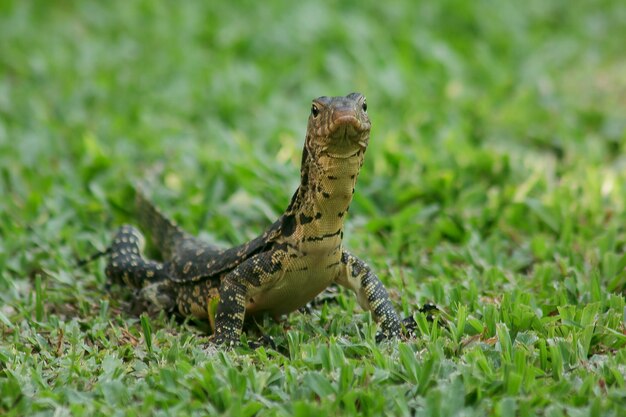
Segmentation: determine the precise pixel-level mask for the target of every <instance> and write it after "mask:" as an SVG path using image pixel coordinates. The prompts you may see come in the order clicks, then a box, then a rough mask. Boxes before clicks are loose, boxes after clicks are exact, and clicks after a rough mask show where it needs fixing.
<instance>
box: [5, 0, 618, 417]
mask: <svg viewBox="0 0 626 417" xmlns="http://www.w3.org/2000/svg"><path fill="white" fill-rule="evenodd" d="M353 3H354V4H353ZM625 38H626V7H625V6H624V4H623V2H620V1H618V0H615V1H609V0H598V1H594V2H591V1H580V2H569V1H565V0H561V1H552V2H543V1H535V0H532V1H529V2H524V3H519V2H517V3H516V2H508V1H502V2H487V1H477V2H469V1H461V0H445V1H440V2H420V3H416V2H411V1H408V0H407V1H397V2H376V1H361V2H358V3H357V2H343V3H342V4H336V3H334V2H325V1H314V2H313V1H303V2H287V1H268V2H253V1H241V2H230V3H229V2H180V3H177V4H176V5H175V6H174V5H169V4H166V3H165V2H151V1H133V2H123V1H111V2H91V1H80V2H79V1H70V0H66V1H56V2H44V1H34V0H26V1H17V0H15V1H11V0H1V1H0V195H1V196H2V198H0V274H1V276H0V335H1V336H2V337H1V341H0V393H1V395H0V414H2V415H6V416H19V415H28V416H47V415H55V416H64V415H73V416H82V415H90V416H92V415H95V416H99V415H106V416H118V415H125V416H134V415H215V414H218V413H222V414H224V415H232V416H253V415H256V416H269V415H291V416H317V415H329V413H333V414H332V415H336V414H338V415H357V414H358V415H383V414H385V415H402V416H413V415H414V416H446V415H464V416H474V415H475V416H483V415H495V416H511V415H517V416H534V415H538V416H555V417H556V416H583V415H584V416H619V415H623V410H624V407H626V330H625V326H626V302H625V298H624V294H625V291H626V270H625V267H626V256H625V255H624V253H625V250H624V249H625V247H626V229H625V224H626V170H625V166H626V157H625V155H626V117H625V116H624V115H625V114H626V99H625V97H626V58H625V55H624V46H623V39H625ZM354 90H356V91H362V92H364V93H365V94H366V95H367V96H368V104H369V109H370V115H371V118H372V121H373V126H374V127H373V132H372V141H371V145H370V149H369V151H368V154H367V156H366V163H365V166H364V168H363V172H362V174H361V177H360V180H359V184H358V187H357V193H356V196H355V201H354V202H353V205H352V207H351V212H350V216H349V219H348V226H347V233H346V239H347V240H346V246H348V247H349V248H350V249H351V250H352V251H353V252H354V253H356V254H358V255H359V256H361V257H362V258H364V259H367V260H368V262H369V263H370V264H371V265H372V266H373V267H374V268H375V269H376V271H377V272H378V274H379V275H380V276H381V278H382V280H383V281H384V282H385V284H386V285H387V287H388V288H389V289H390V292H391V295H392V298H393V301H394V303H395V305H396V306H397V308H398V310H399V311H401V312H402V315H403V316H409V315H414V316H415V318H416V320H417V322H418V327H419V330H420V331H419V334H418V336H417V337H416V338H414V339H411V340H407V341H397V342H396V341H394V342H384V343H381V344H376V343H375V341H374V335H375V332H376V326H375V324H374V323H372V319H371V317H370V316H369V314H365V313H363V312H361V311H360V310H359V309H358V308H357V307H356V303H355V300H354V298H353V297H352V296H351V295H350V294H347V293H343V292H342V293H340V295H339V296H338V299H337V303H327V304H322V305H321V306H320V307H318V308H316V309H314V310H313V311H312V313H311V314H302V313H294V314H291V315H290V316H289V317H288V318H287V319H286V320H285V321H284V322H282V323H274V322H272V321H270V320H266V321H264V322H263V323H261V328H262V330H263V331H264V332H265V333H267V334H269V335H271V336H273V338H274V340H275V342H276V344H277V346H278V347H277V351H274V350H272V349H268V348H260V349H257V350H254V351H253V350H250V349H247V348H243V347H242V348H238V349H236V350H234V351H231V352H220V351H214V350H211V349H207V348H206V346H205V338H204V336H205V332H204V330H205V329H206V325H203V324H195V323H179V322H176V321H175V320H174V319H171V318H169V317H167V316H165V315H160V316H157V317H148V316H145V315H142V316H140V317H137V316H135V315H133V314H131V313H130V312H129V311H128V303H129V300H130V294H129V293H128V291H125V290H124V289H120V288H116V289H114V290H113V292H112V293H110V294H109V293H107V292H106V291H105V288H104V287H105V277H104V274H103V262H102V261H99V262H96V263H94V264H93V265H91V266H90V267H89V268H87V269H77V268H76V267H75V266H74V262H75V259H76V258H79V257H84V256H86V255H88V254H90V253H92V252H94V251H96V250H101V249H103V248H104V247H105V246H106V245H107V242H108V241H109V239H110V234H111V232H112V231H113V230H114V229H115V228H116V227H117V226H118V225H119V224H121V223H124V222H131V221H132V219H133V206H132V204H131V202H132V190H131V188H130V186H129V182H130V181H129V179H131V178H141V177H142V176H143V175H144V174H145V173H146V172H147V171H148V170H149V169H151V168H152V167H154V166H155V165H161V166H163V169H164V180H163V185H162V187H161V188H159V189H157V190H155V192H154V194H155V199H156V200H157V201H158V204H159V205H160V206H161V207H163V208H164V210H165V211H166V212H168V213H170V214H171V215H172V216H174V217H175V218H176V219H177V220H178V221H179V222H180V223H181V224H182V225H183V226H184V227H185V228H187V229H188V230H190V231H193V232H194V233H199V234H200V235H201V236H203V237H205V238H206V239H209V240H212V241H215V242H219V243H222V244H233V243H236V242H240V241H242V240H245V239H248V238H250V237H252V236H254V235H255V234H257V233H259V232H260V231H261V230H263V228H264V227H265V226H266V225H267V224H268V223H269V222H270V221H272V220H274V219H275V218H276V217H277V216H278V215H279V214H280V212H281V210H283V209H284V208H285V206H286V205H287V203H288V201H289V198H290V196H291V193H292V192H293V190H294V189H295V187H296V185H297V178H298V169H299V158H300V149H301V146H302V140H303V134H304V129H305V122H306V117H307V112H308V108H309V103H310V102H309V100H310V99H311V98H313V97H316V96H319V95H338V94H347V93H348V92H351V91H354ZM428 302H432V303H436V304H437V305H438V306H439V308H440V309H441V310H442V317H444V318H445V319H446V321H447V323H448V325H447V326H441V325H437V324H434V323H430V322H428V321H427V320H426V319H425V317H424V315H423V314H421V313H418V307H419V306H421V305H423V304H425V303H428ZM248 337H251V338H252V337H254V335H253V334H249V335H248ZM620 410H622V411H620Z"/></svg>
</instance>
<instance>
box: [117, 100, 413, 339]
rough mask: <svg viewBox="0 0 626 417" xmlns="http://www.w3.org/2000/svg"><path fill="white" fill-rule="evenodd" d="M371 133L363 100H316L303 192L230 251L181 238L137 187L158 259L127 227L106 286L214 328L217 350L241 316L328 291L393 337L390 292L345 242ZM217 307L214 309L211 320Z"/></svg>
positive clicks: (395, 325)
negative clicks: (348, 293) (339, 290)
mask: <svg viewBox="0 0 626 417" xmlns="http://www.w3.org/2000/svg"><path fill="white" fill-rule="evenodd" d="M370 128H371V122H370V120H369V116H368V112H367V102H366V99H365V97H364V96H363V95H362V94H360V93H351V94H348V95H347V96H345V97H342V96H339V97H326V96H322V97H319V98H316V99H314V100H313V102H312V104H311V111H310V115H309V118H308V125H307V130H306V137H305V141H304V148H303V152H302V162H301V168H300V184H299V186H298V188H297V190H296V191H295V193H294V194H293V197H292V198H291V201H290V203H289V205H288V207H287V209H286V210H285V211H284V213H283V214H282V215H281V216H280V217H279V218H278V220H276V221H275V222H274V223H273V224H271V225H270V226H269V227H268V228H267V229H266V230H265V231H264V232H263V233H262V234H260V235H259V236H258V237H256V238H254V239H252V240H250V241H248V242H246V243H243V244H241V245H238V246H235V247H232V248H228V249H223V248H220V247H216V246H214V245H211V244H209V243H207V242H205V241H203V240H201V239H198V238H196V237H194V236H192V235H191V234H189V233H188V232H186V231H184V230H183V229H182V228H181V227H179V226H178V225H177V224H176V223H175V222H174V221H172V220H171V219H170V218H168V217H167V216H165V215H164V214H163V213H162V212H161V211H160V210H159V209H158V208H157V207H156V206H155V205H153V204H152V203H151V202H150V200H149V199H148V198H147V197H146V192H145V191H144V190H143V189H142V188H141V187H140V186H137V187H136V203H137V212H138V218H139V223H140V226H141V228H142V229H144V230H147V231H149V233H150V235H151V237H152V240H153V243H154V245H155V246H156V248H157V249H158V250H159V251H160V252H161V254H162V257H163V261H162V262H157V261H155V260H150V259H146V258H145V255H144V254H143V248H144V242H145V239H144V237H143V235H142V234H141V232H140V231H139V230H138V229H137V228H135V227H134V226H131V225H123V226H122V227H120V228H119V229H118V231H117V232H116V234H115V236H114V238H113V242H112V244H111V246H109V248H108V249H107V252H106V253H107V254H108V260H107V265H106V268H105V273H106V276H107V278H108V280H109V281H110V282H113V283H119V284H125V285H127V286H130V287H132V288H135V289H137V290H138V291H139V296H140V297H141V298H142V299H144V300H146V301H147V302H148V303H149V305H150V306H151V308H155V309H157V310H159V309H163V310H167V311H172V312H176V311H177V312H178V313H179V314H181V315H183V316H195V317H198V318H201V319H207V318H208V319H209V320H210V321H211V324H212V327H213V334H212V335H211V336H210V338H209V340H210V341H212V342H213V343H215V344H218V345H228V346H232V345H235V344H236V343H238V341H239V339H240V335H241V332H242V326H243V322H244V317H245V316H246V315H250V316H253V315H257V314H262V313H268V314H270V315H271V316H273V317H275V318H278V317H280V316H281V315H283V314H287V313H290V312H292V311H295V310H297V309H298V308H300V307H302V306H304V305H305V304H306V303H308V302H309V301H311V300H312V299H313V298H314V297H315V296H316V295H318V294H319V293H320V292H322V291H323V290H324V289H325V288H327V287H328V286H329V285H331V284H332V283H336V284H339V285H341V286H343V287H346V288H348V289H350V290H352V291H353V292H354V293H355V294H356V296H357V301H358V303H359V305H360V306H361V307H362V308H363V309H365V310H369V311H371V312H372V315H373V316H374V318H375V320H376V321H377V322H378V323H379V325H380V326H381V330H382V333H383V335H384V336H386V337H397V336H399V335H400V333H401V327H402V325H401V321H400V319H399V317H398V315H397V313H396V312H395V310H394V307H393V305H392V303H391V301H390V298H389V295H388V292H387V290H386V289H385V287H384V286H383V284H382V283H381V281H380V279H379V278H378V277H377V276H376V274H375V273H374V272H373V271H372V269H371V268H370V267H369V266H368V265H367V264H366V263H365V262H364V261H362V260H361V259H359V258H357V257H356V256H355V255H353V254H352V253H350V252H349V251H347V250H346V249H345V248H344V247H343V244H342V239H343V229H344V220H345V218H346V214H347V213H348V209H349V206H350V203H351V201H352V197H353V194H354V187H355V185H356V182H357V177H358V175H359V172H360V170H361V167H362V165H363V161H364V154H365V151H366V149H367V146H368V143H369V138H370ZM214 303H217V309H216V311H214V317H211V313H210V309H211V306H214V305H215V304H214Z"/></svg>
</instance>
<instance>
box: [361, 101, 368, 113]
mask: <svg viewBox="0 0 626 417" xmlns="http://www.w3.org/2000/svg"><path fill="white" fill-rule="evenodd" d="M361 108H362V109H363V111H365V112H366V111H367V103H366V102H363V105H362V106H361Z"/></svg>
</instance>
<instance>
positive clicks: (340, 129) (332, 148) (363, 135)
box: [325, 114, 369, 159]
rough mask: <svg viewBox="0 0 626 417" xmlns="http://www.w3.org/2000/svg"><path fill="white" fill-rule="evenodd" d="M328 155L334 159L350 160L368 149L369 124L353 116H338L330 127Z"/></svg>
mask: <svg viewBox="0 0 626 417" xmlns="http://www.w3.org/2000/svg"><path fill="white" fill-rule="evenodd" d="M329 130H330V133H329V135H328V142H327V146H326V147H325V148H326V149H325V151H326V154H327V155H328V156H330V157H333V158H342V159H343V158H350V157H352V156H355V155H356V154H358V153H359V152H360V151H362V150H365V148H367V144H368V142H369V124H365V123H362V122H361V121H360V120H359V119H357V118H356V117H355V116H354V115H353V114H338V115H335V118H334V120H333V122H332V124H331V126H330V129H329Z"/></svg>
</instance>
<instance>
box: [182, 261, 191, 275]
mask: <svg viewBox="0 0 626 417" xmlns="http://www.w3.org/2000/svg"><path fill="white" fill-rule="evenodd" d="M190 269H191V262H187V263H186V264H185V266H184V267H183V273H184V274H186V273H188V272H189V270H190Z"/></svg>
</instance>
